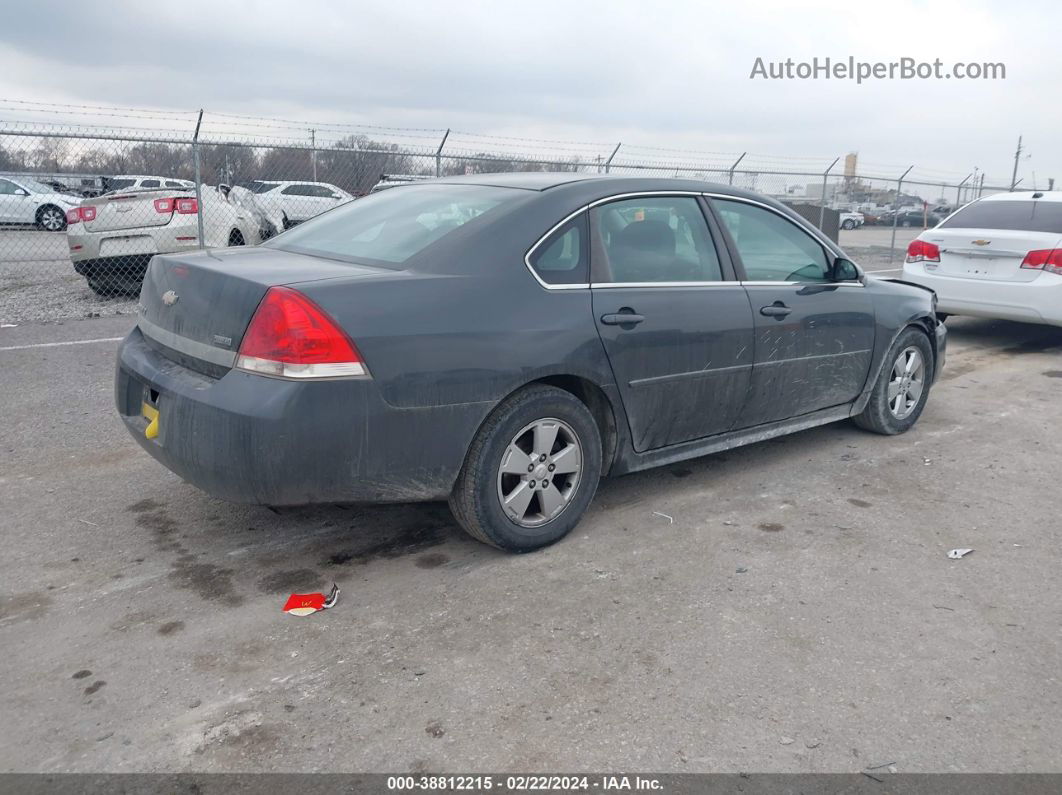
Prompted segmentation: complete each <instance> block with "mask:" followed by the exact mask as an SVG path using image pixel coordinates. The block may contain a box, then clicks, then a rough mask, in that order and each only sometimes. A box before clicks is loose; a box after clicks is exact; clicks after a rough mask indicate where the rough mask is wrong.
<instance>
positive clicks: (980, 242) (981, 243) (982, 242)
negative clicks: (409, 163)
mask: <svg viewBox="0 0 1062 795" xmlns="http://www.w3.org/2000/svg"><path fill="white" fill-rule="evenodd" d="M970 242H971V243H973V244H974V245H975V246H987V245H988V244H989V243H991V242H992V241H991V240H971V241H970Z"/></svg>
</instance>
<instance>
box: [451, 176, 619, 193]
mask: <svg viewBox="0 0 1062 795" xmlns="http://www.w3.org/2000/svg"><path fill="white" fill-rule="evenodd" d="M596 177H603V178H604V177H605V175H599V174H580V173H578V172H559V173H555V172H548V171H518V172H513V173H502V174H471V175H467V176H455V177H443V178H441V179H439V180H436V181H437V182H442V183H446V184H452V185H490V186H491V187H495V188H522V189H523V190H549V189H550V188H555V187H557V186H558V185H567V184H570V183H572V182H583V181H585V180H588V179H593V178H596Z"/></svg>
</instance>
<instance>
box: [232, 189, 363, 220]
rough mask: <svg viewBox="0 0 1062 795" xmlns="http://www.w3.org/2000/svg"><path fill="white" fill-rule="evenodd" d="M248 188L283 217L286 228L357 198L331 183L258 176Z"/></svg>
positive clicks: (261, 203) (262, 203)
mask: <svg viewBox="0 0 1062 795" xmlns="http://www.w3.org/2000/svg"><path fill="white" fill-rule="evenodd" d="M246 187H247V189H248V190H250V191H251V192H252V193H254V194H255V196H256V197H257V198H258V203H259V204H260V205H261V206H262V207H263V208H264V209H267V210H269V211H271V212H272V213H274V214H275V215H277V216H279V217H280V218H281V221H282V223H283V228H284V229H287V228H288V227H289V226H294V225H295V224H300V223H302V222H303V221H308V220H309V219H311V218H313V217H314V216H315V215H320V214H321V213H323V212H325V211H326V210H331V209H332V208H333V207H338V206H339V205H341V204H346V203H347V202H349V201H353V200H354V197H353V196H352V195H351V194H349V193H347V192H346V191H345V190H342V189H341V188H337V187H336V186H335V185H332V184H330V183H328V182H283V181H276V180H265V179H256V180H254V181H253V182H250V183H248V184H247V186H246Z"/></svg>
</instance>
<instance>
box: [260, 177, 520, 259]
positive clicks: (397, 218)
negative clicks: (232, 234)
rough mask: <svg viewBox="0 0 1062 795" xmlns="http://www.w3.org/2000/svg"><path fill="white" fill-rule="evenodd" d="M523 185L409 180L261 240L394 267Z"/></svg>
mask: <svg viewBox="0 0 1062 795" xmlns="http://www.w3.org/2000/svg"><path fill="white" fill-rule="evenodd" d="M522 196H526V191H522V190H517V189H515V188H499V187H494V186H488V185H438V184H432V185H409V186H404V187H402V188H397V189H395V190H386V191H381V192H379V193H374V194H372V195H371V196H366V197H365V198H364V199H358V200H357V201H353V202H347V203H346V204H342V205H340V206H339V207H337V208H336V209H335V210H333V211H332V212H329V213H325V214H323V215H319V216H317V217H316V218H313V219H311V220H309V221H306V222H304V223H301V224H299V225H298V226H296V227H294V228H292V229H290V230H288V231H287V232H284V233H283V234H281V235H278V236H277V237H275V238H273V239H272V240H270V241H269V242H267V243H265V244H264V245H265V246H267V247H269V248H277V249H280V250H282V251H292V252H294V253H296V254H309V255H311V256H318V257H327V258H329V259H338V260H342V261H348V262H364V263H366V264H369V265H381V266H383V267H394V266H397V265H401V264H402V263H404V262H405V261H406V260H408V259H409V258H410V257H412V256H414V255H415V254H419V253H420V252H421V251H423V250H424V249H426V248H428V246H430V245H432V244H433V243H437V242H438V241H440V240H442V239H443V238H444V237H446V236H447V235H448V234H450V233H451V232H453V231H454V230H455V229H459V228H460V227H462V226H464V225H465V224H467V223H470V222H473V221H476V220H477V219H479V218H480V216H483V215H486V214H487V213H489V212H491V211H492V210H494V209H495V208H498V207H500V206H501V205H503V204H505V203H506V202H509V201H515V200H517V199H519V198H520V197H522Z"/></svg>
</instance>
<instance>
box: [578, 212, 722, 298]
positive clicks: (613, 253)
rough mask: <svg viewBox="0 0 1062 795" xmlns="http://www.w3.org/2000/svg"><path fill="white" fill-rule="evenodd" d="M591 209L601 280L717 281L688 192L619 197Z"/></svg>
mask: <svg viewBox="0 0 1062 795" xmlns="http://www.w3.org/2000/svg"><path fill="white" fill-rule="evenodd" d="M594 213H595V214H596V220H597V227H598V229H599V230H600V234H601V243H602V246H603V248H604V251H605V255H606V260H607V262H606V263H605V264H606V266H607V268H606V273H605V274H604V278H603V279H602V280H603V281H611V282H613V283H621V284H622V283H628V284H629V283H640V282H714V281H721V280H722V278H723V276H722V270H721V269H720V267H719V257H718V255H717V254H716V251H715V246H714V245H713V244H712V238H711V235H710V234H709V232H708V224H707V222H706V221H705V220H704V214H703V213H702V212H701V207H700V204H699V203H698V202H697V199H695V198H693V197H692V196H647V197H645V198H635V199H622V200H620V201H615V202H610V203H608V204H604V205H601V206H600V207H595V208H594ZM594 278H595V279H597V278H598V277H597V276H596V275H595V277H594Z"/></svg>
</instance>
